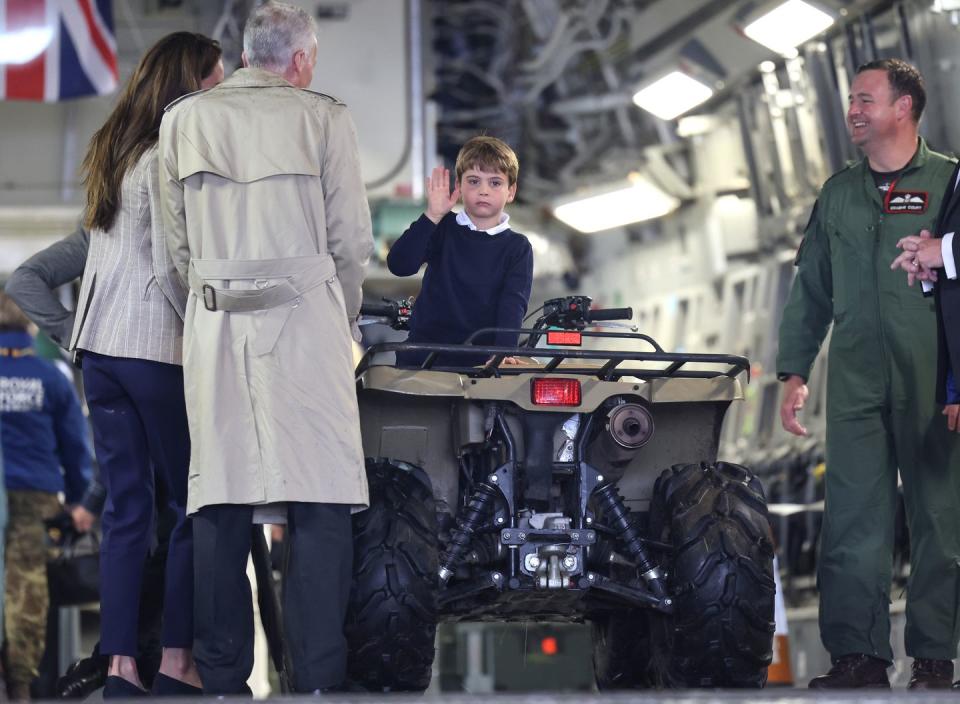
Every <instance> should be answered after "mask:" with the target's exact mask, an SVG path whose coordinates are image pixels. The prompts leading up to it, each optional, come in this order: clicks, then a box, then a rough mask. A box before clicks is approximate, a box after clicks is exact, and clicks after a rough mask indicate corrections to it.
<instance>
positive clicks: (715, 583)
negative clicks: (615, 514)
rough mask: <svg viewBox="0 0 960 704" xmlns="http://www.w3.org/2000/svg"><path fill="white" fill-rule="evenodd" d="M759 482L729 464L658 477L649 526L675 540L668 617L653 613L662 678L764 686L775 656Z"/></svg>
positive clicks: (768, 545)
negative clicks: (671, 610) (670, 601)
mask: <svg viewBox="0 0 960 704" xmlns="http://www.w3.org/2000/svg"><path fill="white" fill-rule="evenodd" d="M767 515H768V514H767V505H766V499H765V497H764V493H763V487H762V486H761V484H760V482H759V480H758V479H757V478H756V477H755V476H754V475H753V474H752V473H751V472H750V471H749V470H748V469H746V468H745V467H741V466H739V465H735V464H728V463H725V462H718V463H717V464H715V465H710V464H706V463H701V464H691V465H686V466H680V465H678V466H675V467H673V468H672V469H668V470H666V471H664V472H663V474H661V475H660V478H659V479H658V480H657V482H656V485H655V486H654V494H653V501H652V503H651V515H650V523H651V534H652V536H653V537H654V538H655V539H658V540H661V541H663V542H666V543H668V544H670V545H672V546H673V550H674V552H673V555H672V558H671V559H669V560H667V561H666V562H665V564H664V566H665V567H666V569H667V572H668V577H667V584H668V588H669V590H670V592H671V594H672V595H673V602H674V611H673V614H672V615H670V616H663V615H660V614H656V613H651V619H652V620H653V621H654V627H653V628H652V631H651V636H652V638H653V642H654V648H653V651H654V653H656V654H657V657H656V658H655V662H654V669H655V671H656V674H657V677H658V679H659V683H660V684H662V685H665V686H670V687H684V688H687V687H762V686H763V685H764V684H765V683H766V680H767V666H768V665H769V664H770V661H771V659H772V656H773V634H774V616H773V610H774V596H775V585H774V581H773V539H772V535H771V531H770V524H769V521H768V517H767Z"/></svg>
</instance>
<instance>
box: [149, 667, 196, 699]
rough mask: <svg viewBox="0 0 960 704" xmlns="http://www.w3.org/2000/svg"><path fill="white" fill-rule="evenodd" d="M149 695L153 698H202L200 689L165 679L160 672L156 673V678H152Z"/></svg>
mask: <svg viewBox="0 0 960 704" xmlns="http://www.w3.org/2000/svg"><path fill="white" fill-rule="evenodd" d="M150 694H152V695H153V696H155V697H202V696H203V690H202V689H201V688H200V687H194V686H193V685H192V684H187V683H186V682H183V681H182V680H178V679H174V678H173V677H167V676H166V675H165V674H163V673H162V672H158V673H157V676H156V677H154V678H153V686H152V687H151V688H150Z"/></svg>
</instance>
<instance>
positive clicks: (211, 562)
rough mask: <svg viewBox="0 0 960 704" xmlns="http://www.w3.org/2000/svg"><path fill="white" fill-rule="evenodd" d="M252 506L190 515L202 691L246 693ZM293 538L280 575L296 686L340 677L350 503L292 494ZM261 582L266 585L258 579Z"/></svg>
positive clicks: (304, 689) (307, 687)
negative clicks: (322, 501)
mask: <svg viewBox="0 0 960 704" xmlns="http://www.w3.org/2000/svg"><path fill="white" fill-rule="evenodd" d="M252 520H253V506H246V505H238V504H216V505H210V506H204V507H203V508H201V509H200V510H199V511H198V512H197V513H196V514H194V516H193V530H194V534H195V537H196V555H197V559H196V584H197V594H196V624H197V638H196V642H195V643H194V648H193V657H194V660H196V663H197V670H199V672H200V679H201V681H202V682H203V693H204V694H214V695H236V694H245V693H249V689H247V687H246V681H247V678H248V677H250V672H251V671H252V669H253V604H252V595H251V592H250V582H249V580H248V579H247V557H248V555H249V554H250V541H251V531H250V526H251V522H252ZM285 540H286V541H288V545H289V550H290V552H289V554H288V558H287V565H286V570H285V572H284V575H283V624H284V625H283V628H284V635H285V637H286V638H285V640H286V646H287V648H288V651H289V654H290V664H291V667H292V670H293V678H292V679H293V682H292V684H293V689H294V691H295V692H301V693H309V692H314V691H316V690H319V689H326V688H329V687H336V686H339V685H341V684H342V683H343V680H344V678H345V677H346V670H347V640H346V638H345V636H344V634H343V622H344V620H345V618H346V615H347V599H348V598H349V596H350V577H351V574H352V572H353V532H352V524H351V521H350V507H349V506H345V505H340V504H319V503H301V502H295V501H290V502H287V535H286V538H285ZM260 588H261V589H262V588H263V585H260Z"/></svg>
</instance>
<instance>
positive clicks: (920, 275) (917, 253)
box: [890, 230, 943, 286]
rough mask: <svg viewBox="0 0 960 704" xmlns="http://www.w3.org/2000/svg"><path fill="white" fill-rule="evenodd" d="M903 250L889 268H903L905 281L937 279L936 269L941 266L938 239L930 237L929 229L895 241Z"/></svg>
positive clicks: (941, 258)
mask: <svg viewBox="0 0 960 704" xmlns="http://www.w3.org/2000/svg"><path fill="white" fill-rule="evenodd" d="M897 247H899V248H900V249H902V250H903V253H902V254H900V255H899V256H898V257H897V258H896V259H894V260H893V262H892V263H891V264H890V268H891V269H903V270H904V271H905V272H907V283H908V284H909V285H910V286H913V282H914V281H931V282H935V281H936V280H937V272H936V269H939V268H940V267H942V266H943V255H942V253H941V250H940V240H938V239H935V238H933V237H931V235H930V231H929V230H921V231H920V234H919V235H910V236H909V237H904V238H903V239H901V240H900V241H899V242H897Z"/></svg>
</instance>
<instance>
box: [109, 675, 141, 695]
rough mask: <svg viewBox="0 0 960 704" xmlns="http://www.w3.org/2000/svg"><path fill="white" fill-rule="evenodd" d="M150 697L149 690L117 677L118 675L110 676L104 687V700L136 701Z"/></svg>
mask: <svg viewBox="0 0 960 704" xmlns="http://www.w3.org/2000/svg"><path fill="white" fill-rule="evenodd" d="M148 695H149V692H147V690H145V689H140V688H139V687H138V686H137V685H135V684H134V683H133V682H130V681H129V680H125V679H123V678H122V677H117V676H116V675H109V676H108V677H107V681H106V683H105V684H104V685H103V698H104V699H134V698H136V697H146V696H148Z"/></svg>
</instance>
